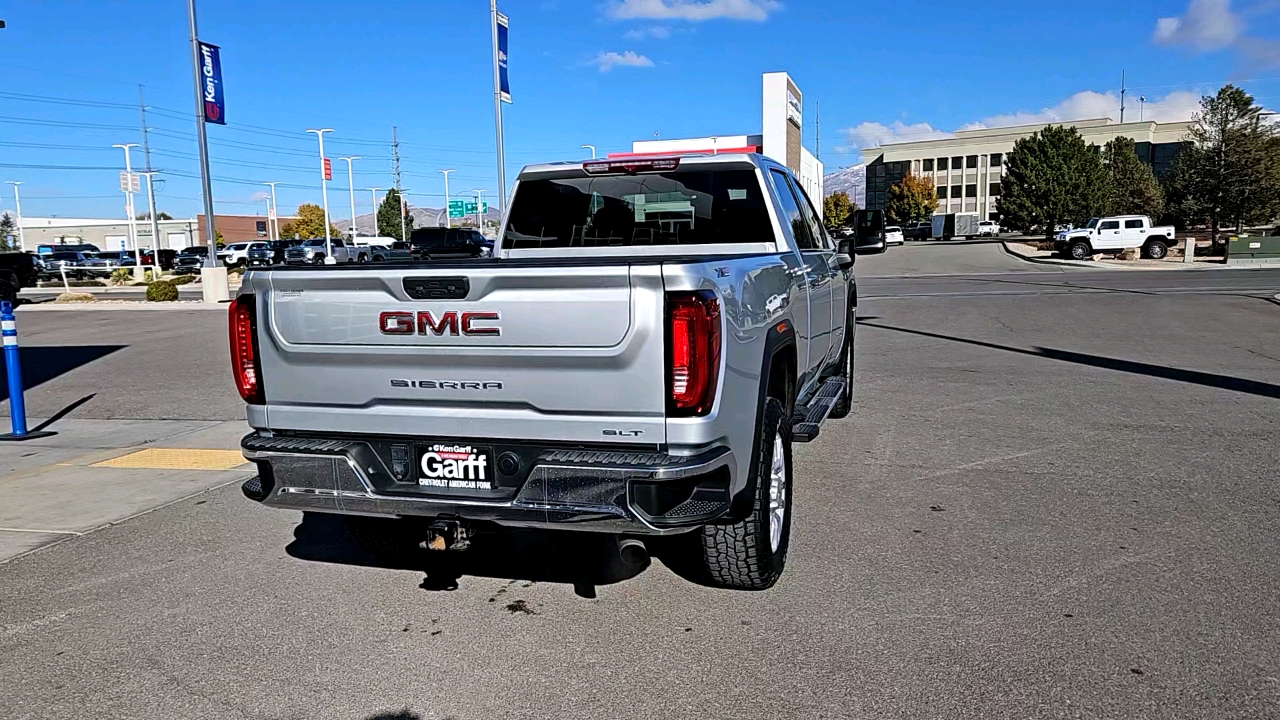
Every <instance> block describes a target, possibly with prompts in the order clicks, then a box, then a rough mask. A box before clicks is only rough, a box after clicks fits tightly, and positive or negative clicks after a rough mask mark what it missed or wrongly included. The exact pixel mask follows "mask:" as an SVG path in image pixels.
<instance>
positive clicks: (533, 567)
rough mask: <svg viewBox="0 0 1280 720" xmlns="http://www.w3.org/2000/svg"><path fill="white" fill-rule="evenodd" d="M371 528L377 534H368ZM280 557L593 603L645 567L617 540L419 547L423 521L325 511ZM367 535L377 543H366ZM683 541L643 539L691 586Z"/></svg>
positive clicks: (439, 584) (524, 536) (309, 517)
mask: <svg viewBox="0 0 1280 720" xmlns="http://www.w3.org/2000/svg"><path fill="white" fill-rule="evenodd" d="M371 529H373V530H374V532H372V533H371V532H370V530H371ZM293 535H294V540H293V542H291V543H289V545H287V546H286V547H285V552H286V553H288V554H289V555H290V556H292V557H295V558H297V559H299V560H309V561H314V562H326V563H337V564H342V565H358V566H362V567H378V568H386V569H390V570H412V571H417V572H422V573H425V574H426V578H425V579H424V580H423V581H422V584H421V585H420V586H419V587H421V588H422V589H423V590H429V591H450V590H456V589H457V588H458V584H459V581H460V580H461V579H462V578H463V577H466V576H471V577H487V578H502V579H507V580H524V581H528V582H550V583H564V584H571V585H573V588H574V592H575V593H577V594H578V595H579V596H581V597H584V598H594V597H595V595H596V593H595V588H596V587H597V586H599V585H611V584H614V583H619V582H623V581H625V580H630V579H631V578H634V577H636V576H637V575H639V574H640V573H642V572H644V571H645V570H646V569H647V568H648V567H649V565H650V562H649V560H648V559H646V560H645V561H643V562H641V563H633V562H628V561H627V560H625V559H623V557H622V555H621V553H620V552H619V548H618V538H617V536H615V535H607V534H601V533H588V532H578V531H571V530H561V531H557V530H524V529H514V528H498V527H496V526H488V527H483V528H482V529H481V530H480V531H479V532H477V534H476V535H475V537H474V538H473V539H472V541H471V547H470V549H468V550H465V551H460V552H458V551H452V550H444V551H435V550H424V549H422V548H420V547H418V543H419V542H421V541H422V540H423V539H425V538H426V537H427V534H426V530H425V523H421V522H415V521H412V520H383V519H376V518H360V517H347V516H342V515H331V514H325V513H303V518H302V522H301V523H299V524H298V526H297V527H296V528H294V531H293ZM371 537H372V538H374V539H373V540H372V541H371ZM685 541H686V539H685V538H682V537H677V538H662V539H661V542H659V541H656V540H646V544H647V546H648V548H649V552H650V553H651V554H652V555H653V556H655V557H658V558H659V559H661V560H662V561H663V564H664V565H666V566H667V567H668V568H670V569H671V570H672V571H673V572H675V573H676V574H678V575H681V576H682V577H686V579H689V580H691V581H694V582H702V581H703V579H702V578H701V577H700V576H699V575H698V574H697V572H696V570H694V569H692V568H690V567H689V566H688V565H686V564H684V563H681V562H679V561H678V558H680V557H683V555H684V554H685V553H684V552H680V551H679V549H681V548H678V546H679V545H680V543H681V542H685Z"/></svg>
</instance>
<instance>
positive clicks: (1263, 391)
mask: <svg viewBox="0 0 1280 720" xmlns="http://www.w3.org/2000/svg"><path fill="white" fill-rule="evenodd" d="M858 324H859V325H862V326H865V327H873V328H879V329H881V330H893V331H894V332H901V333H908V334H911V335H920V336H922V337H929V338H935V339H938V340H948V341H951V342H958V343H964V344H966V345H975V346H977V347H984V348H990V349H992V350H1004V351H1006V352H1012V353H1018V354H1020V355H1030V356H1032V357H1039V358H1045V359H1048V360H1058V361H1061V362H1069V363H1075V364H1078V365H1088V366H1091V367H1096V368H1104V369H1107V370H1115V371H1117V372H1126V373H1134V374H1137V375H1147V376H1149V377H1157V378H1162V379H1165V380H1173V381H1175V382H1183V383H1189V384H1192V385H1203V386H1205V387H1212V388H1218V389H1220V390H1231V391H1233V392H1239V393H1247V394H1249V395H1261V396H1262V397H1269V398H1280V385H1273V384H1271V383H1265V382H1260V381H1258V380H1249V379H1247V378H1238V377H1234V376H1231V375H1219V374H1217V373H1207V372H1200V371H1199V370H1183V369H1182V368H1176V367H1168V366H1166V365H1152V364H1151V363H1144V362H1137V361H1134V360H1121V359H1119V358H1111V357H1105V356H1102V355H1089V354H1086V353H1078V352H1073V351H1070V350H1057V349H1055V348H1047V347H1035V348H1031V349H1026V348H1018V347H1012V346H1009V345H1000V344H998V343H991V342H984V341H982V340H971V339H969V338H962V337H955V336H954V335H943V334H941V333H934V332H927V331H924V330H912V329H910V328H904V327H895V326H893V325H882V324H880V323H872V322H863V320H862V319H861V318H859V320H858Z"/></svg>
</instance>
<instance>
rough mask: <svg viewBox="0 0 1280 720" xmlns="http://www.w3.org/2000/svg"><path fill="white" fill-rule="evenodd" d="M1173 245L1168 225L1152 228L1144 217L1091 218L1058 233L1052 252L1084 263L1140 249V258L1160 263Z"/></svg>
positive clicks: (1147, 218) (1171, 232)
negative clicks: (1094, 258) (1093, 257)
mask: <svg viewBox="0 0 1280 720" xmlns="http://www.w3.org/2000/svg"><path fill="white" fill-rule="evenodd" d="M1176 244H1177V241H1176V240H1174V236H1173V226H1171V225H1165V226H1161V227H1152V226H1151V218H1149V217H1147V216H1146V215H1116V216H1114V217H1104V218H1093V219H1092V220H1090V221H1089V222H1088V224H1086V225H1085V226H1084V227H1082V228H1076V229H1074V230H1063V231H1061V232H1059V233H1058V235H1057V237H1056V238H1055V239H1054V241H1053V249H1054V250H1056V251H1058V252H1059V253H1061V254H1064V255H1067V256H1069V257H1070V258H1072V259H1073V260H1088V259H1089V258H1090V257H1092V256H1093V255H1094V254H1095V253H1118V252H1121V251H1123V250H1128V249H1130V248H1142V257H1145V258H1151V259H1152V260H1160V259H1162V258H1163V257H1164V256H1165V255H1168V254H1169V248H1170V247H1171V246H1173V245H1176Z"/></svg>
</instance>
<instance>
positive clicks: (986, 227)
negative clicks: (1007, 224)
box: [978, 220, 1000, 237]
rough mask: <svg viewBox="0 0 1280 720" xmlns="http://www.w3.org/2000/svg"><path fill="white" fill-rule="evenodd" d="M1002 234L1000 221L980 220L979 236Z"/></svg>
mask: <svg viewBox="0 0 1280 720" xmlns="http://www.w3.org/2000/svg"><path fill="white" fill-rule="evenodd" d="M999 234H1000V223H998V222H996V221H995V220H981V221H979V222H978V237H996V236H998V235H999Z"/></svg>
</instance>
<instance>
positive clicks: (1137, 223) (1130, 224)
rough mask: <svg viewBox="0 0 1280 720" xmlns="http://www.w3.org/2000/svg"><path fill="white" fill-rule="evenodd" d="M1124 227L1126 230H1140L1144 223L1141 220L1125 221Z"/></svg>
mask: <svg viewBox="0 0 1280 720" xmlns="http://www.w3.org/2000/svg"><path fill="white" fill-rule="evenodd" d="M1124 226H1125V228H1126V229H1128V228H1140V227H1142V221H1141V220H1125V221H1124Z"/></svg>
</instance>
